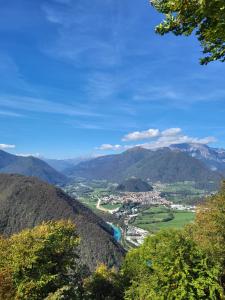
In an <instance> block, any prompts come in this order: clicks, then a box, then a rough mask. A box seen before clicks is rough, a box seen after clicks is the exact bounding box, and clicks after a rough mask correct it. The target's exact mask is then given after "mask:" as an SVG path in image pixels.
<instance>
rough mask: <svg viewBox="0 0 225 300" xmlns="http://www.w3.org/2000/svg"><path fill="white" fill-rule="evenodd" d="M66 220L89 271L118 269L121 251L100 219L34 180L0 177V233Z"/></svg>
mask: <svg viewBox="0 0 225 300" xmlns="http://www.w3.org/2000/svg"><path fill="white" fill-rule="evenodd" d="M60 219H70V220H72V221H73V222H74V223H75V224H76V226H77V231H78V234H79V236H80V238H81V241H80V248H81V257H82V260H83V262H84V263H86V264H87V265H88V267H89V268H90V269H91V270H93V269H94V268H95V267H96V266H97V264H98V263H100V262H103V263H105V264H106V265H108V266H113V265H115V266H119V265H120V262H121V260H122V258H123V255H124V250H123V248H122V247H121V246H120V245H119V244H118V243H117V242H116V241H115V240H114V238H113V236H112V234H113V233H112V229H111V227H109V226H108V225H107V224H106V223H105V222H104V221H103V220H102V219H101V218H99V217H97V216H96V215H95V214H94V213H93V212H92V211H90V210H89V209H88V208H86V207H85V206H83V205H82V204H81V203H80V202H79V201H77V200H75V199H72V198H70V197H69V196H68V195H67V194H65V193H64V192H63V191H62V190H60V189H59V188H56V187H54V186H51V185H49V184H47V183H44V182H42V181H40V180H38V179H36V178H32V177H25V176H21V175H8V174H0V233H1V234H6V235H11V234H12V233H15V232H19V231H20V230H22V229H23V228H28V227H33V226H35V225H37V224H39V223H41V222H42V221H46V220H60Z"/></svg>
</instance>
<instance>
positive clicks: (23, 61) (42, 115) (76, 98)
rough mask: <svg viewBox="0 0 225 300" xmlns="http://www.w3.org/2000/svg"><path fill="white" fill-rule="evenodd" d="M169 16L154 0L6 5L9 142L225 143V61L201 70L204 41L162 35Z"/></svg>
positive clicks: (45, 149) (86, 150)
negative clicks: (161, 12) (158, 29)
mask: <svg viewBox="0 0 225 300" xmlns="http://www.w3.org/2000/svg"><path fill="white" fill-rule="evenodd" d="M161 18H162V16H160V15H159V14H158V13H157V12H155V11H154V10H153V8H152V7H151V6H150V5H149V1H148V0H132V1H130V0H123V1H121V0H94V1H93V0H92V1H91V0H34V1H30V0H10V1H0V41H1V43H0V45H1V46H0V78H1V80H0V148H2V149H5V150H8V151H10V152H12V153H23V154H26V153H31V154H35V153H39V154H40V155H41V156H46V157H56V158H63V157H74V156H78V155H86V154H97V153H111V152H114V151H122V150H124V149H127V148H129V147H131V146H133V145H141V144H144V145H146V146H147V147H150V148H153V147H155V146H158V145H167V144H168V142H172V143H175V142H176V141H180V142H183V141H189V142H191V141H194V142H201V143H208V142H210V143H211V145H212V146H218V147H225V122H224V115H225V64H222V63H219V62H215V63H212V64H209V65H208V66H207V67H206V66H200V65H199V63H198V61H199V58H200V57H201V48H200V46H199V44H198V42H197V41H196V39H195V37H188V38H184V37H174V36H173V35H167V36H164V37H161V36H158V35H156V34H155V33H154V26H155V25H156V24H157V23H159V21H160V20H161ZM149 129H150V130H149Z"/></svg>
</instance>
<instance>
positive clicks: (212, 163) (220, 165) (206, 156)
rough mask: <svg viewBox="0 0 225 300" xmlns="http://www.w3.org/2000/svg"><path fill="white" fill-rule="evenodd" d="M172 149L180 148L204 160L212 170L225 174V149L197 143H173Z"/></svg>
mask: <svg viewBox="0 0 225 300" xmlns="http://www.w3.org/2000/svg"><path fill="white" fill-rule="evenodd" d="M170 149H172V150H179V151H182V152H185V153H187V154H189V155H190V156H192V157H194V158H197V159H199V160H201V161H202V162H204V164H205V165H207V166H208V167H209V168H210V169H211V170H213V171H219V172H221V173H222V174H225V150H224V149H219V148H212V147H209V146H207V145H203V144H197V143H190V144H188V143H183V144H176V145H171V146H170Z"/></svg>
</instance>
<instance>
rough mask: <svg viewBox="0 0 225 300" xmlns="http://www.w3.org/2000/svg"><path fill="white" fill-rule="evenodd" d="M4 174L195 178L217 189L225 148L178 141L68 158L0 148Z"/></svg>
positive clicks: (57, 180) (63, 179) (54, 178)
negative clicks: (41, 156)
mask: <svg viewBox="0 0 225 300" xmlns="http://www.w3.org/2000/svg"><path fill="white" fill-rule="evenodd" d="M0 173H17V174H22V175H27V176H35V177H38V178H40V179H42V180H44V181H46V182H48V183H52V184H58V185H61V184H65V183H67V182H68V181H69V180H71V179H74V178H79V177H81V178H85V179H90V180H92V179H106V180H109V181H113V182H117V183H120V182H121V181H123V180H126V179H127V178H130V177H132V176H134V177H136V178H140V179H143V180H148V181H150V182H152V183H154V182H158V181H160V182H162V183H173V182H178V181H195V182H198V183H200V184H201V186H202V187H203V188H209V189H216V188H217V187H218V186H219V183H220V181H221V179H222V178H223V177H224V176H225V150H223V149H217V148H212V147H209V146H207V145H202V144H194V143H192V144H187V143H186V144H176V145H171V146H170V147H167V148H160V149H156V150H149V149H144V148H142V147H134V148H131V149H129V150H127V151H125V152H123V153H120V154H114V155H106V156H99V157H96V158H92V159H91V158H90V157H89V158H87V157H86V158H84V157H83V158H81V157H80V158H77V159H66V160H53V159H45V161H43V160H41V159H39V158H35V157H32V156H29V157H23V156H17V155H12V154H9V153H7V152H4V151H2V150H0Z"/></svg>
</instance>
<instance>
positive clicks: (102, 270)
mask: <svg viewBox="0 0 225 300" xmlns="http://www.w3.org/2000/svg"><path fill="white" fill-rule="evenodd" d="M121 282H122V281H121V278H120V275H119V274H118V273H117V272H116V271H115V270H114V269H108V268H107V267H106V266H105V265H103V264H101V265H100V266H99V267H98V268H97V269H96V271H95V272H94V273H93V274H92V276H91V277H89V278H87V279H86V281H85V283H84V290H85V296H84V299H87V300H122V299H123V287H122V285H121Z"/></svg>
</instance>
